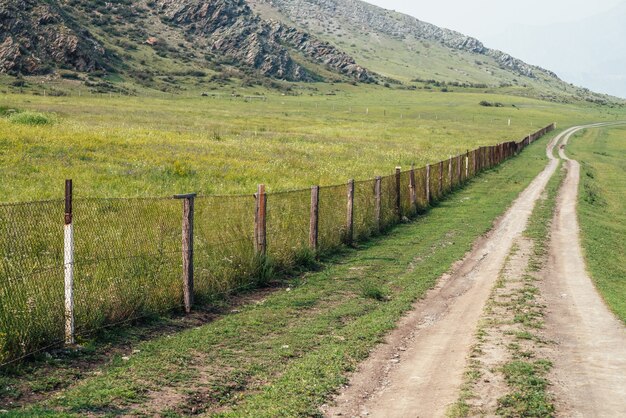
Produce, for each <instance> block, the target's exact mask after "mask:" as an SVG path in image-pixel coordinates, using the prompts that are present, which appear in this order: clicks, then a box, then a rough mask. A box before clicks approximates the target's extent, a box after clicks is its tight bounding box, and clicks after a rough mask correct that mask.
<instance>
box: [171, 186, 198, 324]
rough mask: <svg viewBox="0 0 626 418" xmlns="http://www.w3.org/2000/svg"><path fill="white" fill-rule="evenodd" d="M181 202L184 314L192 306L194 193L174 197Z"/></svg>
mask: <svg viewBox="0 0 626 418" xmlns="http://www.w3.org/2000/svg"><path fill="white" fill-rule="evenodd" d="M174 198H175V199H181V200H182V201H183V228H182V232H183V233H182V238H183V241H182V244H183V245H182V249H183V301H184V303H185V312H186V313H190V312H191V307H192V306H193V215H194V201H195V199H196V194H195V193H190V194H181V195H176V196H174Z"/></svg>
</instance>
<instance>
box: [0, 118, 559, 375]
mask: <svg viewBox="0 0 626 418" xmlns="http://www.w3.org/2000/svg"><path fill="white" fill-rule="evenodd" d="M552 129H554V126H553V125H550V126H548V127H546V128H544V129H542V130H540V131H538V132H537V133H535V134H533V135H530V136H529V137H526V138H524V139H523V140H521V141H519V142H508V143H504V144H500V145H497V146H492V147H481V148H479V149H477V150H473V151H469V152H468V153H467V154H462V155H460V156H458V157H457V156H453V157H452V158H451V159H446V160H443V161H441V162H437V163H434V164H431V165H430V174H429V176H428V175H427V170H426V168H425V167H420V168H415V169H412V170H406V171H403V172H400V173H399V175H398V174H396V173H394V174H391V175H388V176H385V177H382V178H380V179H379V180H376V179H371V180H364V181H357V182H354V194H353V204H352V208H353V218H352V228H353V236H352V237H348V236H347V234H348V231H349V228H348V221H349V217H348V207H349V205H348V190H349V186H348V185H347V184H341V185H335V186H326V187H321V188H320V189H319V206H318V213H319V217H318V234H317V242H318V246H317V248H310V235H311V230H310V216H311V204H312V202H311V190H309V189H306V190H297V191H292V192H284V193H273V194H268V195H267V205H266V222H265V225H266V228H265V235H266V237H267V241H266V244H267V247H266V254H264V255H263V260H264V263H260V258H259V254H257V253H256V250H255V215H256V203H257V202H256V198H255V197H254V196H253V195H243V196H198V197H195V198H194V212H193V242H194V248H193V260H194V263H193V266H194V267H193V278H194V292H193V293H194V296H195V299H196V301H197V302H198V301H200V302H209V301H211V300H213V299H214V298H216V297H218V296H219V295H224V294H228V293H229V292H232V291H234V290H236V289H243V288H249V287H250V286H255V285H257V284H258V283H259V282H258V280H259V277H260V276H262V275H263V274H264V273H263V271H260V269H263V266H266V265H267V263H268V262H269V263H271V265H272V269H271V271H273V272H274V273H276V272H289V271H290V269H291V268H293V267H294V266H296V265H298V264H301V263H303V262H304V260H305V259H310V257H311V255H312V254H313V253H317V254H318V255H319V254H324V253H328V252H331V251H333V250H334V249H336V248H338V247H339V246H341V245H342V244H344V243H345V242H352V241H353V240H356V241H359V240H365V239H367V238H369V237H371V236H372V235H375V234H378V233H380V232H382V231H384V230H386V229H388V228H389V227H391V226H393V225H395V224H397V223H398V222H400V221H402V219H403V218H404V217H407V218H411V217H414V216H415V215H417V214H419V213H421V212H423V211H424V210H426V209H427V208H428V207H429V206H430V204H431V201H435V200H440V199H443V198H444V197H445V195H446V194H447V193H449V192H450V191H451V190H453V189H454V188H456V187H459V186H460V185H461V184H462V183H463V182H465V181H466V180H467V179H469V178H471V177H473V176H475V175H476V174H478V173H479V172H480V171H482V170H485V169H487V168H489V167H493V166H494V165H496V164H499V163H500V162H502V161H504V160H505V159H507V158H509V157H511V156H513V155H515V154H517V153H518V152H519V151H521V150H522V149H523V148H524V147H525V146H527V145H528V144H530V143H532V142H533V141H534V140H536V139H538V138H540V137H541V136H542V135H544V134H545V133H546V132H548V131H550V130H552ZM466 157H467V159H466ZM378 184H379V185H380V195H379V196H377V189H378V187H377V185H378ZM398 192H399V195H398ZM429 198H430V201H429ZM73 213H74V217H73V227H74V237H75V238H74V263H73V267H74V285H73V294H74V316H75V324H76V333H77V334H78V335H81V334H83V335H85V334H88V333H91V332H93V331H94V330H97V329H100V328H102V327H107V326H111V324H118V323H123V322H127V321H129V320H132V319H134V318H141V317H144V316H146V315H150V314H159V313H163V312H167V311H171V310H172V309H180V308H181V306H184V305H183V299H184V296H183V285H182V280H181V277H182V276H183V274H182V269H183V268H182V267H183V254H182V247H181V246H182V229H181V224H182V222H183V212H182V204H181V200H177V199H174V198H148V199H78V200H75V201H74V202H73ZM63 225H64V202H63V201H61V200H54V201H45V202H31V203H18V204H4V205H0V301H1V303H0V365H2V364H5V363H6V362H9V361H12V360H14V359H18V358H21V357H23V356H25V355H28V354H30V353H33V352H36V351H37V350H40V349H42V348H45V347H48V346H49V345H50V344H54V343H57V342H62V341H63V339H64V332H65V305H64V290H65V289H64V267H65V266H64V235H63Z"/></svg>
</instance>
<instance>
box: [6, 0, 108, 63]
mask: <svg viewBox="0 0 626 418" xmlns="http://www.w3.org/2000/svg"><path fill="white" fill-rule="evenodd" d="M106 55H107V54H106V51H105V49H104V48H103V47H102V45H101V44H100V43H99V42H98V41H97V40H96V39H94V37H93V36H92V35H91V34H90V33H89V31H88V30H86V29H85V28H83V27H81V26H80V25H79V24H78V23H76V22H75V21H74V20H73V19H72V18H71V16H69V15H68V14H66V13H64V11H63V9H62V8H61V7H59V5H57V4H53V3H46V2H41V1H36V0H20V1H15V0H0V70H2V71H5V72H10V73H23V74H39V73H45V72H49V71H51V70H52V66H54V65H55V64H56V65H60V66H64V67H66V68H72V69H75V70H77V71H85V72H88V71H93V70H97V69H103V68H104V62H105V60H106V58H107V56H106Z"/></svg>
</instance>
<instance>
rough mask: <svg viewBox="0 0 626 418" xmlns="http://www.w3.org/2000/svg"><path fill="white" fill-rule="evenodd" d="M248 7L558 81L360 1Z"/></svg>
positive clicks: (285, 1) (292, 0) (272, 2)
mask: <svg viewBox="0 0 626 418" xmlns="http://www.w3.org/2000/svg"><path fill="white" fill-rule="evenodd" d="M250 3H252V4H255V3H256V4H258V3H264V4H267V5H269V6H271V7H274V8H276V9H277V10H279V11H280V12H281V13H283V14H284V15H285V16H287V17H288V18H289V19H291V20H294V21H302V20H304V19H309V20H310V19H317V20H323V19H324V18H325V17H328V16H333V17H336V18H340V19H344V20H346V21H348V22H350V23H351V24H353V25H356V26H360V27H362V28H363V29H365V30H369V31H377V32H380V33H384V34H387V35H389V36H391V37H395V38H399V39H406V38H407V37H414V38H417V39H422V40H427V41H434V42H439V43H441V44H442V45H444V46H446V47H448V48H452V49H458V50H462V51H467V52H472V53H475V54H479V55H486V56H490V57H493V58H494V59H495V60H496V61H497V62H498V63H499V64H500V65H502V66H503V67H504V68H507V69H509V70H511V71H513V72H516V73H518V74H520V75H523V76H526V77H530V78H535V77H536V75H535V73H536V72H541V73H543V74H544V75H547V76H549V77H552V78H555V79H557V78H558V77H557V75H556V74H555V73H553V72H551V71H548V70H545V69H543V68H540V67H537V66H533V65H529V64H526V63H525V62H523V61H521V60H519V59H517V58H514V57H512V56H510V55H509V54H506V53H504V52H501V51H497V50H493V49H489V48H487V47H485V46H484V45H483V44H482V42H480V41H479V40H478V39H475V38H472V37H470V36H466V35H463V34H461V33H459V32H455V31H452V30H449V29H444V28H440V27H438V26H435V25H433V24H430V23H427V22H423V21H421V20H419V19H417V18H414V17H412V16H408V15H405V14H402V13H396V12H394V11H391V10H385V9H382V8H380V7H378V6H374V5H371V4H369V3H365V2H363V1H359V0H250Z"/></svg>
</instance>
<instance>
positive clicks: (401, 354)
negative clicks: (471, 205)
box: [324, 131, 569, 417]
mask: <svg viewBox="0 0 626 418" xmlns="http://www.w3.org/2000/svg"><path fill="white" fill-rule="evenodd" d="M567 132H569V131H566V132H564V133H563V134H566V133H567ZM563 134H561V135H559V136H558V137H556V138H555V140H553V141H552V142H551V145H550V147H549V148H550V150H551V149H552V148H553V147H554V145H555V144H556V142H557V141H558V140H559V139H560V138H561V136H562V135H563ZM548 156H549V158H550V161H549V163H548V165H547V166H546V168H545V169H544V170H543V171H542V172H541V173H540V174H539V175H538V176H537V177H536V178H535V179H534V180H533V181H532V183H531V184H530V185H529V186H528V188H526V190H524V191H523V192H522V193H521V194H520V196H519V197H518V198H517V200H516V201H515V202H514V203H513V205H512V206H511V208H510V209H509V210H508V211H507V212H506V213H505V214H504V216H503V217H502V218H501V219H500V220H499V221H498V222H497V223H496V225H495V227H494V229H493V230H492V231H491V232H490V233H489V234H488V235H487V236H486V237H485V238H483V239H482V240H480V241H479V242H478V243H477V244H476V245H475V246H474V249H473V250H472V252H471V253H470V254H469V255H468V256H466V257H465V258H464V259H463V260H462V261H461V262H460V263H459V265H457V266H456V268H455V269H454V271H453V273H452V274H451V276H450V277H443V278H442V279H441V280H440V282H439V284H438V286H437V287H436V288H435V289H433V290H431V291H430V292H429V293H428V294H427V296H426V298H425V299H423V300H421V301H419V302H417V303H416V305H415V309H414V310H413V311H412V312H411V313H410V314H408V315H407V316H406V317H405V318H404V319H403V320H402V322H401V323H400V325H399V327H398V328H397V329H396V330H395V331H394V332H392V333H391V334H390V335H389V337H388V338H387V341H386V343H385V344H382V345H381V346H379V347H378V348H377V349H376V350H375V351H374V352H373V353H372V355H371V356H370V357H369V359H368V360H366V361H365V362H364V363H363V364H362V365H361V366H360V368H359V370H358V371H357V372H356V373H355V374H354V376H353V377H352V379H351V381H350V384H349V385H348V386H347V388H346V389H345V390H344V391H343V392H342V393H341V394H340V395H339V396H338V397H337V398H336V399H335V400H336V402H335V406H334V407H332V408H329V409H328V410H326V411H324V412H325V413H326V414H327V415H328V416H369V417H440V416H445V412H446V409H447V408H448V406H449V405H450V404H452V403H453V402H455V401H456V399H457V397H458V393H459V387H460V385H461V383H462V380H463V372H464V370H465V365H466V359H467V355H468V353H469V350H470V347H471V345H472V344H473V342H474V333H475V330H476V327H477V324H478V320H479V318H480V316H481V314H482V312H483V308H484V305H485V302H486V301H487V299H488V298H489V295H490V292H491V289H492V287H493V285H494V283H495V281H496V280H497V278H498V273H499V272H500V270H501V269H502V266H503V265H504V262H505V260H506V257H507V255H508V254H509V251H510V249H511V246H512V244H513V242H514V241H515V240H516V239H517V238H519V237H520V236H521V234H522V232H523V231H524V229H525V228H526V224H527V222H528V218H529V217H530V214H531V213H532V210H533V208H534V206H535V202H536V201H537V199H538V198H539V197H540V195H541V193H542V192H543V190H544V189H545V186H546V184H547V183H548V180H549V179H550V177H551V176H552V174H553V173H554V171H555V169H556V167H557V165H558V161H557V160H555V159H554V158H553V157H552V153H551V152H549V153H548Z"/></svg>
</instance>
